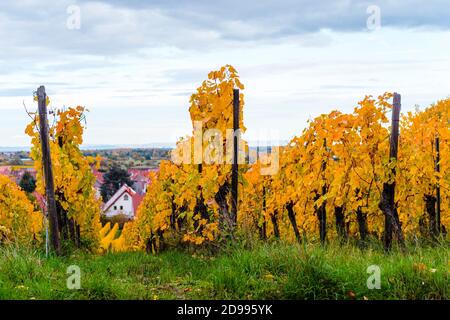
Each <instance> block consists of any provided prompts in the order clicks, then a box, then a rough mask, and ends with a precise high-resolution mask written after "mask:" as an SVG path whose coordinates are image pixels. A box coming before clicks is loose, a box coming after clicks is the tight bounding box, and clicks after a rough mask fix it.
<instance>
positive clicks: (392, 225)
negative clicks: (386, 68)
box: [379, 93, 405, 251]
mask: <svg viewBox="0 0 450 320" xmlns="http://www.w3.org/2000/svg"><path fill="white" fill-rule="evenodd" d="M400 108H401V96H400V95H399V94H398V93H394V101H393V108H392V125H391V135H390V140H389V146H390V147H389V163H392V162H396V161H397V154H398V137H399V121H400ZM390 174H391V175H392V179H390V180H391V181H389V182H385V183H384V184H383V192H382V195H381V200H380V203H379V207H380V209H381V210H382V211H383V214H384V216H385V227H384V248H385V250H386V251H389V250H390V249H391V247H392V235H393V233H394V234H395V235H396V237H397V241H398V244H399V245H400V248H401V249H402V250H405V240H404V237H403V233H402V229H401V225H400V219H399V217H398V212H397V208H396V205H395V175H396V170H395V166H394V167H392V169H391V172H390Z"/></svg>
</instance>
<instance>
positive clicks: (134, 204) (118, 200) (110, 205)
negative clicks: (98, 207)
mask: <svg viewBox="0 0 450 320" xmlns="http://www.w3.org/2000/svg"><path fill="white" fill-rule="evenodd" d="M143 198H144V196H143V195H140V194H138V193H137V192H136V191H134V190H133V189H132V188H130V187H129V186H127V185H126V184H124V185H123V186H122V187H121V188H120V189H119V190H117V192H116V193H115V194H114V195H113V196H112V197H111V199H109V200H108V202H106V203H105V204H104V205H103V214H104V215H105V216H106V217H107V218H111V217H113V216H116V215H119V214H120V215H126V216H128V217H129V218H130V219H134V217H135V215H136V211H137V208H138V207H139V204H140V203H141V202H142V200H143Z"/></svg>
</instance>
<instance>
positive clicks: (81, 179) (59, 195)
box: [25, 106, 101, 249]
mask: <svg viewBox="0 0 450 320" xmlns="http://www.w3.org/2000/svg"><path fill="white" fill-rule="evenodd" d="M85 111H86V110H85V108H84V107H81V106H77V107H75V108H68V109H67V110H57V111H56V112H55V113H54V117H55V119H54V121H53V123H54V125H52V126H51V127H50V128H49V132H50V155H51V160H52V165H53V168H52V169H53V174H54V182H55V200H56V208H57V214H58V228H59V232H60V234H61V239H63V240H70V241H72V242H73V243H74V244H75V245H76V246H84V247H88V248H90V249H96V248H98V246H99V245H100V237H99V231H100V228H101V224H100V211H101V209H100V206H101V203H100V201H99V200H98V199H97V196H96V192H95V189H94V184H95V176H94V174H93V173H92V169H91V166H92V164H94V163H96V165H97V168H98V166H99V164H100V160H101V158H100V157H97V158H95V159H94V158H93V157H85V156H84V155H83V153H82V152H81V150H80V145H81V144H82V143H83V132H84V129H85V127H84V126H83V125H82V123H83V120H84V119H85ZM38 124H39V117H38V116H36V117H35V118H34V119H33V121H32V122H31V123H30V124H29V125H28V126H27V128H26V130H25V133H26V134H28V135H29V136H30V137H31V143H32V148H31V153H30V156H31V158H32V159H33V160H34V167H35V169H36V171H37V191H38V192H39V193H40V194H45V183H44V179H43V177H42V175H43V172H44V170H43V163H42V150H41V143H40V136H39V132H38V130H37V129H36V128H37V127H38Z"/></svg>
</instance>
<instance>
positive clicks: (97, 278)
mask: <svg viewBox="0 0 450 320" xmlns="http://www.w3.org/2000/svg"><path fill="white" fill-rule="evenodd" d="M448 249H449V248H448V245H442V246H439V247H409V248H408V253H407V254H401V253H398V252H392V253H390V254H385V253H383V251H381V250H380V249H378V248H368V249H365V250H360V249H358V248H357V247H355V246H351V245H348V246H347V245H346V246H342V247H340V246H328V247H327V248H322V247H321V246H318V245H309V246H305V247H300V246H297V245H287V244H283V243H271V244H265V245H258V246H256V248H254V249H253V250H247V249H232V250H229V251H228V252H227V253H222V254H218V255H215V256H211V255H204V256H203V255H195V254H194V255H192V254H189V253H187V252H181V251H167V252H164V253H162V254H160V255H156V256H155V255H147V254H145V253H139V252H134V253H121V254H107V255H103V256H95V255H91V254H88V253H84V252H77V253H75V254H73V255H72V256H68V257H49V258H45V255H44V254H42V253H41V252H39V251H31V250H25V249H17V248H11V247H8V248H0V299H353V298H354V299H370V300H372V299H449V298H450V294H449V292H450V284H449V283H450V282H449V269H450V265H449V264H448V254H449V250H448ZM70 265H77V266H79V267H80V269H81V289H79V290H69V289H67V286H66V281H67V277H68V276H69V275H68V274H67V273H66V271H67V267H69V266H70ZM370 265H378V266H379V267H380V268H381V289H379V290H378V289H373V290H370V289H368V288H367V284H366V283H367V278H368V277H369V276H370V274H368V273H367V267H368V266H370Z"/></svg>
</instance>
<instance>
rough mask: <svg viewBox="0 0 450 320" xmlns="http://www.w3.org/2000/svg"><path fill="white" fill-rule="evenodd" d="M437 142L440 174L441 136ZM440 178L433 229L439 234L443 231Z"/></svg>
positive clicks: (437, 165) (437, 161)
mask: <svg viewBox="0 0 450 320" xmlns="http://www.w3.org/2000/svg"><path fill="white" fill-rule="evenodd" d="M435 144H436V172H437V174H438V175H439V174H440V172H441V165H440V161H441V155H440V146H439V137H436V141H435ZM438 179H439V180H440V178H438ZM439 180H438V183H437V185H436V226H435V229H436V230H433V231H434V233H435V234H436V235H439V234H440V233H441V187H440V181H439Z"/></svg>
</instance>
